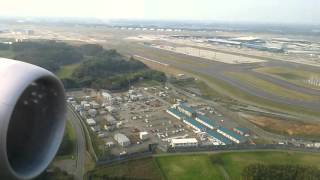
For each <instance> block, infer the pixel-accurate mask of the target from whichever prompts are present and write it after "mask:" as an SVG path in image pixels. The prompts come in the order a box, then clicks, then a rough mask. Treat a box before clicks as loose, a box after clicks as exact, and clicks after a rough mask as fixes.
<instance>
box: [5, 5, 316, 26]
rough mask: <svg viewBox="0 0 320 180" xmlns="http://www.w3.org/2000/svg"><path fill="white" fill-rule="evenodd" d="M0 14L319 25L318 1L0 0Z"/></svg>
mask: <svg viewBox="0 0 320 180" xmlns="http://www.w3.org/2000/svg"><path fill="white" fill-rule="evenodd" d="M0 16H45V17H94V18H101V19H148V20H150V19H157V20H205V21H227V22H260V23H298V24H320V1H319V0H0Z"/></svg>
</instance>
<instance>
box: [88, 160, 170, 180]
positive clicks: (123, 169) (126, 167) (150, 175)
mask: <svg viewBox="0 0 320 180" xmlns="http://www.w3.org/2000/svg"><path fill="white" fill-rule="evenodd" d="M89 174H90V176H91V179H92V180H94V179H99V178H98V177H101V176H104V175H108V176H109V177H132V178H141V179H152V180H162V179H164V178H163V175H162V174H161V171H160V169H159V167H158V166H157V163H156V162H155V160H154V159H153V158H143V159H139V160H132V161H129V162H125V163H121V164H114V165H111V166H106V167H99V168H95V169H94V170H93V171H91V172H90V173H89Z"/></svg>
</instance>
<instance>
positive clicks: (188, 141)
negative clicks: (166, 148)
mask: <svg viewBox="0 0 320 180" xmlns="http://www.w3.org/2000/svg"><path fill="white" fill-rule="evenodd" d="M171 142H172V143H198V140H197V139H196V138H185V139H172V140H171Z"/></svg>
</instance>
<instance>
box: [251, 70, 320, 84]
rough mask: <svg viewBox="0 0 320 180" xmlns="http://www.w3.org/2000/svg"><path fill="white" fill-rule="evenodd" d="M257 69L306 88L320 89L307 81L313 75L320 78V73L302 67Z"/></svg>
mask: <svg viewBox="0 0 320 180" xmlns="http://www.w3.org/2000/svg"><path fill="white" fill-rule="evenodd" d="M255 71H257V72H259V73H262V74H266V75H269V76H272V77H275V78H278V79H282V80H284V81H288V82H290V83H293V84H296V85H299V86H303V87H306V88H313V89H320V87H319V86H314V85H311V84H308V83H307V82H306V81H307V80H309V79H310V78H311V77H318V78H319V79H320V73H316V72H311V71H306V70H302V69H289V68H283V67H263V68H258V69H255Z"/></svg>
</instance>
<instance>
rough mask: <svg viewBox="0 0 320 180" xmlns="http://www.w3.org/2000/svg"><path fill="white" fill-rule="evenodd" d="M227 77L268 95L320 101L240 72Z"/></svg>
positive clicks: (314, 97) (229, 73) (229, 74)
mask: <svg viewBox="0 0 320 180" xmlns="http://www.w3.org/2000/svg"><path fill="white" fill-rule="evenodd" d="M225 74H226V75H227V76H229V77H231V78H234V79H237V80H239V81H241V82H243V83H246V84H249V85H251V86H253V87H255V88H257V89H260V90H262V91H265V92H267V93H270V94H273V95H276V96H281V97H285V98H289V99H297V100H304V101H318V100H319V98H318V97H316V96H311V95H306V94H303V93H299V92H296V91H293V90H289V89H286V88H283V87H280V86H278V85H275V84H272V83H270V82H268V81H265V80H262V79H259V78H256V77H254V76H252V75H249V74H245V73H238V72H227V73H225Z"/></svg>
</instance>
